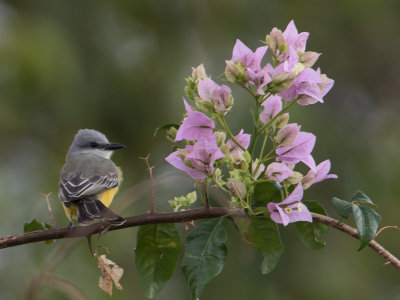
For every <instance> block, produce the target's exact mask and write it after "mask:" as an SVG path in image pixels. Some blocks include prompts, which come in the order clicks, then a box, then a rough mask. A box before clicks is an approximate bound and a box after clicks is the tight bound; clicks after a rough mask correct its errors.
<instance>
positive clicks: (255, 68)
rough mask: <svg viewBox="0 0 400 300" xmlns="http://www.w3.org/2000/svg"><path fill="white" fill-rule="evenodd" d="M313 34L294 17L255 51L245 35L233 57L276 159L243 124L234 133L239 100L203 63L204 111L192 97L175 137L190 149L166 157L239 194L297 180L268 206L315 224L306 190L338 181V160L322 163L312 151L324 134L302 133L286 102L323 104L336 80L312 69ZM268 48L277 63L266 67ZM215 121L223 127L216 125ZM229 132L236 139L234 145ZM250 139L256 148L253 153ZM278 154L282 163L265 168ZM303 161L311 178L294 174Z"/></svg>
mask: <svg viewBox="0 0 400 300" xmlns="http://www.w3.org/2000/svg"><path fill="white" fill-rule="evenodd" d="M308 36H309V33H307V32H301V33H298V31H297V29H296V26H295V24H294V22H293V21H291V22H290V23H289V25H288V26H287V28H286V30H285V31H284V32H281V31H280V30H279V29H277V28H274V29H273V30H272V31H271V32H270V34H269V35H267V37H266V46H262V47H259V48H257V49H256V50H255V51H254V52H253V51H252V50H250V49H249V48H248V47H247V46H246V45H245V44H243V43H242V42H241V41H240V40H237V41H236V44H235V46H234V48H233V53H232V58H231V60H229V61H227V62H226V63H227V66H226V69H225V76H226V78H227V80H228V81H230V82H231V83H237V84H239V85H241V86H242V87H244V88H245V89H246V90H247V91H249V92H250V94H251V95H252V96H253V97H254V98H255V99H256V103H257V108H258V109H259V108H261V107H262V112H261V113H260V114H259V116H257V117H256V118H255V128H256V131H255V134H254V136H255V139H256V138H257V135H259V134H261V133H262V134H268V135H271V136H270V138H271V139H270V140H271V141H272V147H273V149H272V150H271V151H270V153H269V154H268V155H269V156H263V153H261V154H260V155H256V154H254V155H253V153H252V152H253V150H254V147H253V146H254V145H255V141H251V138H252V137H251V135H250V134H246V133H244V131H243V129H242V130H240V132H239V133H238V134H237V135H236V136H233V135H232V133H231V132H230V130H229V129H228V128H227V124H226V121H225V119H224V115H225V114H226V113H228V112H229V111H230V109H231V107H232V105H233V97H232V94H231V89H230V88H229V87H228V86H226V85H218V84H217V83H215V82H214V81H213V80H212V79H211V78H210V77H208V76H207V75H206V73H205V69H204V67H203V65H200V66H199V67H197V68H194V69H193V74H192V77H191V78H188V79H187V81H188V86H187V94H188V96H189V97H190V99H192V100H193V101H194V103H195V105H196V109H195V108H192V107H191V106H190V105H189V104H188V103H187V102H186V100H185V99H184V105H185V108H186V113H187V115H186V117H185V119H184V120H183V122H182V124H181V125H180V127H179V129H178V130H177V132H176V135H175V142H181V141H184V143H185V146H183V147H180V148H178V149H177V150H176V151H175V152H173V153H171V154H170V155H169V156H168V157H166V161H167V162H169V163H170V164H171V165H173V166H174V167H175V168H177V169H180V170H182V171H184V172H186V173H187V174H188V175H189V176H191V177H192V178H193V179H196V180H208V179H210V180H212V181H214V182H216V183H218V185H219V186H222V185H225V187H226V188H227V189H228V190H230V191H231V194H232V197H233V198H232V199H238V198H240V200H241V198H242V197H249V193H251V191H254V186H253V187H252V186H251V185H255V184H257V183H259V182H263V181H269V182H275V183H277V184H281V185H284V186H285V188H286V189H285V190H287V189H288V188H289V187H290V186H293V185H295V188H294V189H293V191H292V192H291V193H290V194H289V195H287V197H286V198H285V199H283V201H282V202H280V203H272V202H271V203H268V204H267V209H268V211H269V212H270V217H271V219H272V220H273V221H275V222H276V223H281V224H283V225H284V226H286V225H288V224H289V223H291V222H297V221H307V222H312V216H311V213H310V211H309V210H308V208H307V206H306V205H304V204H303V203H302V202H301V200H302V197H303V190H304V189H307V188H309V187H310V186H311V185H312V184H314V183H317V182H321V181H323V180H325V179H329V178H337V175H335V174H329V171H330V167H331V163H330V160H325V161H323V162H321V163H320V164H318V165H317V164H316V163H315V160H314V158H313V156H312V155H311V153H312V150H313V148H314V145H315V141H316V136H315V135H314V134H312V133H310V132H305V131H301V126H300V125H298V124H296V123H289V124H288V118H289V115H288V114H287V113H285V112H286V110H287V109H288V106H290V105H291V104H287V105H286V107H285V102H284V101H286V102H290V101H297V103H299V104H300V105H308V104H314V103H317V102H321V103H322V102H323V97H324V96H325V95H326V93H327V92H328V91H329V90H330V89H331V88H332V86H333V83H334V82H333V80H332V79H329V78H328V77H327V76H326V75H325V74H321V71H320V69H316V70H314V69H312V68H311V67H312V66H313V64H314V63H315V61H316V60H317V59H318V57H319V55H320V54H318V53H315V52H312V51H305V48H306V42H307V39H308ZM268 50H270V52H271V54H272V62H273V63H272V64H270V63H267V64H265V65H264V66H262V60H263V58H264V56H265V54H266V53H267V51H268ZM285 115H286V116H285ZM278 117H279V118H280V123H279V125H278ZM283 117H285V118H283ZM214 121H218V122H219V124H220V125H222V128H220V129H218V128H216V123H214ZM217 125H218V123H217ZM257 130H259V131H257ZM225 135H229V136H230V137H231V138H230V139H228V140H227V141H226V142H225ZM254 136H253V137H254ZM250 143H252V146H251V147H250V148H251V150H249V151H246V149H248V147H249V145H250ZM264 145H265V143H264ZM263 148H264V146H263ZM262 151H263V150H261V152H262ZM271 153H272V154H271ZM245 156H246V158H245ZM251 156H254V158H255V157H257V159H253V158H252V157H251ZM271 158H272V159H274V160H275V161H273V162H272V163H269V164H268V165H264V163H265V162H266V161H268V160H270V159H271ZM299 163H302V164H304V165H306V166H307V167H308V168H309V170H308V173H307V174H306V175H304V176H303V175H302V174H301V173H299V172H296V171H294V169H295V167H296V165H297V164H299ZM222 164H225V165H226V167H227V169H228V170H229V171H230V173H229V178H228V180H227V181H224V180H223V179H222V178H223V177H220V176H219V175H218V176H217V175H216V172H215V171H216V169H217V168H219V167H220V165H222ZM238 170H239V171H238ZM219 173H221V171H219ZM289 190H291V189H289ZM240 200H239V201H240ZM243 203H244V202H243ZM247 203H248V201H247Z"/></svg>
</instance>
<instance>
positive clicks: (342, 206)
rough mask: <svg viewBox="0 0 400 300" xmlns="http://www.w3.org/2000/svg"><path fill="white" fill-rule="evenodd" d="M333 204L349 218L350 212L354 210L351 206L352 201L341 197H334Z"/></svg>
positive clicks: (337, 210)
mask: <svg viewBox="0 0 400 300" xmlns="http://www.w3.org/2000/svg"><path fill="white" fill-rule="evenodd" d="M332 204H333V207H334V208H335V210H336V212H337V213H338V214H339V216H341V217H342V218H345V219H347V218H348V217H349V216H350V214H351V213H352V212H353V211H352V208H351V203H350V202H347V201H345V200H341V199H339V198H336V197H333V198H332Z"/></svg>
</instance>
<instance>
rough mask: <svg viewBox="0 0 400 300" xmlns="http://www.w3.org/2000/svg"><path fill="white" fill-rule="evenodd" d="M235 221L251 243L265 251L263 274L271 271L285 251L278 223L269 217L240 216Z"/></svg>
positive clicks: (258, 249)
mask: <svg viewBox="0 0 400 300" xmlns="http://www.w3.org/2000/svg"><path fill="white" fill-rule="evenodd" d="M235 222H236V224H237V225H238V228H239V230H240V233H241V234H242V235H243V237H244V238H245V240H246V241H247V242H248V243H249V245H250V246H251V247H252V248H253V249H255V250H257V251H260V252H262V253H263V255H264V260H263V262H262V263H261V266H260V267H261V272H262V274H267V273H269V272H271V271H272V270H273V269H274V268H275V266H276V265H277V264H278V261H279V258H280V256H281V254H282V252H283V246H282V244H281V239H280V237H279V232H278V228H277V225H276V223H275V222H273V221H272V220H271V219H270V218H268V217H249V218H240V219H239V218H238V219H236V220H235Z"/></svg>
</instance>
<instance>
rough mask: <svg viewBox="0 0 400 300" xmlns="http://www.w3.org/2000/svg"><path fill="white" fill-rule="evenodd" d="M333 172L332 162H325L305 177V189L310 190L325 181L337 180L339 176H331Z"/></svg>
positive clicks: (303, 181)
mask: <svg viewBox="0 0 400 300" xmlns="http://www.w3.org/2000/svg"><path fill="white" fill-rule="evenodd" d="M330 170H331V161H330V160H329V159H327V160H324V161H323V162H321V163H320V164H319V165H318V166H316V167H315V168H314V169H310V171H308V173H307V175H306V176H304V177H303V180H302V183H303V189H307V188H309V187H310V186H311V185H312V184H314V183H317V182H321V181H323V180H325V179H329V178H333V179H336V178H338V176H337V175H336V174H329V171H330Z"/></svg>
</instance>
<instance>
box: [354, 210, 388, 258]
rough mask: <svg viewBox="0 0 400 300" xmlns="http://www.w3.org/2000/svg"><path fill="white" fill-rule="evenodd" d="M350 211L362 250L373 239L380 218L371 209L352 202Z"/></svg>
mask: <svg viewBox="0 0 400 300" xmlns="http://www.w3.org/2000/svg"><path fill="white" fill-rule="evenodd" d="M351 206H352V209H353V214H354V221H355V222H356V227H357V231H358V234H359V235H360V248H358V251H360V250H362V249H363V248H364V247H365V246H367V245H368V243H369V242H370V241H371V240H372V239H373V238H374V236H375V234H376V232H377V230H378V226H379V223H380V222H381V216H380V215H379V214H378V213H377V212H376V211H375V210H374V209H373V208H371V207H369V206H366V205H363V204H360V205H358V204H357V203H355V202H353V203H352V205H351Z"/></svg>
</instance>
